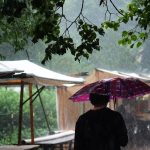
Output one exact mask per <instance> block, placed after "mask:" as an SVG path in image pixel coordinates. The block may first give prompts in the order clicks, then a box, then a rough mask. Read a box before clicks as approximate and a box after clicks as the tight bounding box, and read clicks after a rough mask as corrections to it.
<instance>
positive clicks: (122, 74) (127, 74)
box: [96, 68, 150, 82]
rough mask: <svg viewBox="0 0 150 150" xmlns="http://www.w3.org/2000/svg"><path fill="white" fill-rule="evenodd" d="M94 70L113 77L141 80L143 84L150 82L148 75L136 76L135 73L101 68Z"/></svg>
mask: <svg viewBox="0 0 150 150" xmlns="http://www.w3.org/2000/svg"><path fill="white" fill-rule="evenodd" d="M96 70H98V71H100V72H104V73H109V74H113V75H116V76H121V77H132V78H138V79H140V80H143V81H145V82H149V81H150V75H144V74H137V73H133V72H132V73H131V72H130V73H129V72H120V71H110V70H105V69H101V68H96Z"/></svg>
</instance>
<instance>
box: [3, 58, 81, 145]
mask: <svg viewBox="0 0 150 150" xmlns="http://www.w3.org/2000/svg"><path fill="white" fill-rule="evenodd" d="M83 82H84V79H83V78H75V77H71V76H67V75H63V74H60V73H57V72H54V71H51V70H48V69H46V68H43V67H41V66H39V65H36V64H34V63H32V62H30V61H28V60H16V61H0V86H4V85H19V86H20V87H21V89H20V106H19V127H18V144H21V131H22V113H23V105H24V103H25V102H26V101H24V100H23V94H24V85H28V86H29V99H28V100H29V101H30V124H31V143H32V144H33V143H34V125H33V105H32V103H33V100H32V98H33V95H34V94H35V93H34V94H32V85H33V84H35V85H41V86H43V87H44V86H61V85H62V84H68V83H69V84H80V83H83ZM42 89H43V88H41V89H40V92H41V91H42ZM37 93H38V94H39V90H37Z"/></svg>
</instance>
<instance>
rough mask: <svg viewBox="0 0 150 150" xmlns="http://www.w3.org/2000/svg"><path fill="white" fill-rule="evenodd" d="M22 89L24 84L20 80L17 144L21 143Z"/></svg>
mask: <svg viewBox="0 0 150 150" xmlns="http://www.w3.org/2000/svg"><path fill="white" fill-rule="evenodd" d="M23 89H24V84H23V82H21V89H20V107H19V126H18V145H21V138H22V137H21V132H22V112H23Z"/></svg>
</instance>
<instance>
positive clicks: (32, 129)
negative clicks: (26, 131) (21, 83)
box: [29, 83, 34, 144]
mask: <svg viewBox="0 0 150 150" xmlns="http://www.w3.org/2000/svg"><path fill="white" fill-rule="evenodd" d="M29 97H30V128H31V144H34V123H33V105H32V104H33V103H32V84H31V83H30V84H29Z"/></svg>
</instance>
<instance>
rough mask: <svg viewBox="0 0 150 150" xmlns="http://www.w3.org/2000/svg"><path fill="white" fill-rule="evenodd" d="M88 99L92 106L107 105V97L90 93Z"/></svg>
mask: <svg viewBox="0 0 150 150" xmlns="http://www.w3.org/2000/svg"><path fill="white" fill-rule="evenodd" d="M89 99H90V102H91V104H92V105H107V103H108V102H109V95H107V94H99V93H90V97H89Z"/></svg>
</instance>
